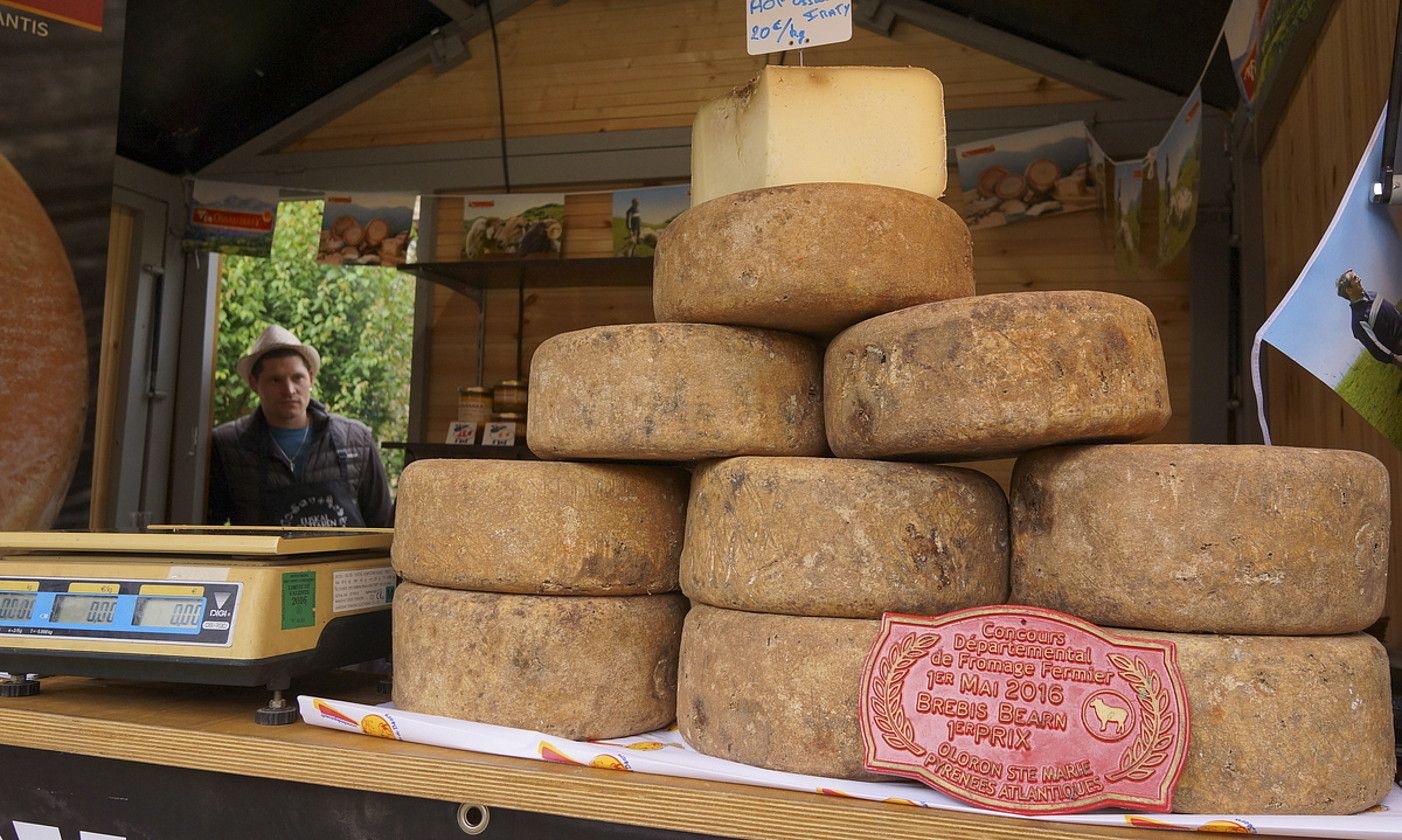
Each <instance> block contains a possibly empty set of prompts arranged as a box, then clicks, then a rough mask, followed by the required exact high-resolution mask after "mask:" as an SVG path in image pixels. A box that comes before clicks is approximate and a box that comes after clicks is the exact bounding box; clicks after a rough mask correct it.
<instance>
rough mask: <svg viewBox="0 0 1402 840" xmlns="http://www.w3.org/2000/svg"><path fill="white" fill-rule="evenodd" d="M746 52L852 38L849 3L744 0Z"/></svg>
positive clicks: (796, 48)
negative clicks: (746, 11)
mask: <svg viewBox="0 0 1402 840" xmlns="http://www.w3.org/2000/svg"><path fill="white" fill-rule="evenodd" d="M745 3H746V6H747V7H748V8H749V14H748V16H747V17H746V19H745V27H746V39H745V40H746V44H747V49H748V50H749V53H750V55H764V54H765V53H772V52H781V51H783V50H799V49H803V48H805V47H820V46H822V45H823V44H840V43H842V42H843V41H850V40H852V4H851V3H850V2H838V0H745Z"/></svg>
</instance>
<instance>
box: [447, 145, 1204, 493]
mask: <svg viewBox="0 0 1402 840" xmlns="http://www.w3.org/2000/svg"><path fill="white" fill-rule="evenodd" d="M953 176H954V173H953V172H951V177H953ZM949 200H950V203H951V204H953V205H954V206H956V207H957V206H958V204H959V201H958V198H957V197H950V199H949ZM439 201H440V204H439V208H440V210H439V219H440V224H439V230H438V237H439V239H438V241H439V251H438V254H437V255H436V257H437V258H438V259H443V260H446V259H456V255H457V253H458V249H460V248H461V242H462V223H461V219H462V200H461V199H453V198H442V199H440V200H439ZM602 206H604V207H607V205H602ZM596 212H598V211H596ZM601 212H605V213H607V212H609V211H608V210H607V209H605V210H603V211H601ZM568 241H569V240H568V237H567V239H566V243H568ZM974 272H975V278H976V282H977V285H978V291H979V294H994V293H999V292H1023V291H1037V290H1054V289H1099V290H1103V291H1110V292H1116V293H1118V294H1124V295H1128V296H1130V297H1134V298H1136V299H1138V300H1140V301H1142V302H1143V303H1144V304H1145V305H1147V306H1148V307H1149V308H1150V309H1151V310H1152V311H1153V312H1154V315H1155V316H1156V317H1157V319H1158V322H1159V328H1160V331H1161V333H1162V336H1163V342H1164V356H1165V361H1166V363H1167V366H1168V376H1169V392H1170V399H1171V400H1172V404H1173V419H1172V421H1171V422H1170V423H1169V426H1168V428H1167V429H1165V430H1164V431H1163V432H1161V433H1160V434H1159V435H1156V436H1155V437H1154V438H1153V440H1154V441H1163V442H1166V441H1186V440H1188V435H1189V431H1188V428H1189V423H1188V418H1189V409H1190V406H1189V401H1188V400H1189V381H1188V377H1189V346H1190V327H1191V322H1190V318H1189V311H1188V289H1189V265H1188V258H1187V256H1186V254H1185V255H1184V256H1182V257H1180V258H1179V259H1177V260H1175V261H1174V262H1173V263H1171V264H1170V265H1168V266H1166V267H1165V268H1163V269H1149V268H1145V269H1142V270H1141V271H1140V272H1139V273H1138V275H1137V276H1135V277H1126V276H1123V275H1121V274H1120V273H1119V272H1118V270H1117V269H1116V267H1115V255H1114V251H1113V249H1112V248H1111V247H1110V246H1109V245H1108V244H1107V241H1106V239H1105V238H1104V236H1103V235H1102V231H1101V226H1100V223H1099V221H1098V219H1097V216H1096V214H1095V213H1093V212H1084V213H1075V214H1070V215H1066V216H1061V217H1050V218H1045V219H1039V220H1035V221H1030V222H1024V223H1022V224H1016V225H1009V226H1007V227H1002V228H993V229H989V230H981V231H977V232H976V233H975V234H974ZM650 320H652V293H651V290H650V289H646V288H608V287H602V288H587V289H584V288H581V289H535V290H530V289H528V290H527V294H526V307H525V357H526V360H527V370H526V371H523V373H527V374H528V371H529V358H530V354H531V353H532V352H533V351H534V349H535V347H536V346H538V345H539V344H540V342H542V341H544V340H545V339H546V338H549V337H550V336H552V335H555V334H557V333H560V332H566V331H568V330H575V329H583V328H585V327H590V326H597V325H602V324H622V323H637V322H643V321H650ZM432 329H433V335H434V343H433V344H434V347H433V356H432V361H431V364H430V368H429V377H428V378H429V382H430V396H429V410H428V415H427V416H428V426H427V431H428V437H429V438H430V439H431V440H437V439H439V438H440V437H441V436H442V435H444V434H446V432H447V428H448V423H449V422H450V421H451V420H454V419H456V412H457V402H456V400H457V389H458V387H459V386H461V385H471V384H474V383H473V381H472V380H473V379H474V377H475V373H476V361H477V355H476V330H477V309H476V305H475V304H474V303H473V302H472V301H471V300H469V299H468V298H466V297H463V296H462V295H458V294H455V293H453V292H450V291H448V290H446V289H438V290H436V292H435V295H434V309H433V324H432ZM515 332H516V292H515V291H514V290H492V291H489V292H488V293H487V345H486V349H487V355H486V364H485V368H484V369H485V377H484V378H485V380H486V382H487V383H488V384H492V383H495V382H498V381H500V380H502V379H510V378H514V376H515V374H516V370H515V359H516V344H515ZM979 467H980V468H981V469H985V470H986V471H987V472H989V473H990V474H991V475H993V476H994V477H995V478H998V479H999V480H1000V481H1001V482H1003V483H1004V485H1005V486H1006V483H1007V476H1008V473H1009V471H1010V470H1011V462H1009V461H1000V462H988V463H983V464H980V465H979Z"/></svg>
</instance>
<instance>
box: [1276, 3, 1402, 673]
mask: <svg viewBox="0 0 1402 840" xmlns="http://www.w3.org/2000/svg"><path fill="white" fill-rule="evenodd" d="M1396 15H1397V4H1396V3H1395V2H1392V0H1341V2H1339V3H1338V4H1337V6H1336V8H1335V9H1334V11H1333V13H1332V14H1331V17H1330V20H1329V23H1328V25H1327V26H1326V28H1325V30H1324V33H1323V35H1322V36H1321V37H1320V39H1319V42H1318V44H1317V45H1316V46H1315V51H1314V55H1313V56H1312V57H1311V59H1310V63H1309V66H1308V67H1307V68H1306V70H1305V73H1304V74H1303V76H1302V77H1301V80H1300V83H1299V85H1298V86H1297V88H1296V90H1295V92H1294V94H1293V95H1292V98H1291V100H1290V104H1289V105H1288V107H1287V110H1286V113H1285V116H1284V118H1283V120H1282V122H1281V124H1280V127H1279V128H1278V129H1277V130H1276V133H1275V136H1274V137H1273V138H1272V139H1271V144H1270V146H1269V147H1268V148H1267V149H1266V152H1265V154H1264V155H1263V158H1262V172H1261V182H1262V196H1261V202H1262V207H1263V208H1264V216H1265V232H1264V233H1265V245H1266V249H1265V250H1266V304H1267V308H1268V309H1274V308H1275V306H1276V305H1277V304H1278V303H1279V302H1280V300H1281V298H1283V297H1284V296H1285V293H1286V292H1287V291H1289V289H1290V286H1291V285H1293V284H1294V282H1295V278H1296V277H1297V276H1298V275H1299V272H1300V270H1301V269H1302V268H1303V267H1304V265H1305V262H1306V261H1307V260H1308V259H1309V256H1310V254H1311V253H1312V252H1313V251H1314V248H1315V245H1316V244H1317V243H1318V242H1319V238H1320V237H1321V236H1322V235H1323V233H1324V230H1325V229H1326V228H1327V227H1328V226H1329V221H1330V219H1332V218H1333V215H1334V211H1335V209H1336V208H1337V207H1338V204H1339V200H1340V199H1341V198H1342V197H1343V194H1344V190H1345V189H1346V188H1347V186H1348V182H1349V179H1350V178H1352V177H1353V172H1354V169H1355V168H1356V167H1357V165H1358V159H1359V157H1360V156H1362V154H1363V149H1364V147H1366V146H1367V144H1368V138H1369V136H1371V134H1372V131H1373V127H1374V125H1375V124H1376V123H1377V119H1378V115H1379V113H1381V111H1382V107H1383V105H1384V103H1385V102H1386V101H1387V91H1388V80H1389V77H1390V75H1391V68H1392V48H1393V43H1392V40H1393V35H1394V33H1395V32H1396ZM1324 314H1325V315H1326V316H1328V317H1333V318H1337V319H1338V321H1337V324H1338V325H1339V327H1340V328H1343V326H1344V325H1345V323H1346V318H1347V312H1345V311H1344V307H1343V304H1342V302H1340V305H1339V311H1337V312H1333V313H1324ZM1265 356H1266V358H1265V361H1266V371H1267V377H1268V378H1267V381H1266V386H1267V387H1266V391H1267V404H1268V405H1269V407H1270V416H1269V419H1270V424H1271V435H1272V438H1273V440H1274V442H1275V443H1277V444H1283V445H1287V446H1317V447H1324V448H1330V449H1357V450H1362V451H1364V452H1369V453H1371V454H1373V455H1375V456H1376V457H1378V458H1379V459H1381V460H1382V462H1383V463H1384V464H1386V465H1387V468H1388V473H1389V474H1390V475H1391V478H1392V487H1393V488H1394V491H1393V494H1392V521H1393V523H1394V537H1393V540H1392V555H1391V563H1390V568H1389V571H1390V575H1389V585H1388V599H1387V615H1389V616H1397V615H1402V585H1399V583H1402V539H1398V537H1397V536H1396V526H1397V524H1398V523H1402V502H1400V500H1402V494H1399V493H1398V492H1397V488H1402V455H1399V453H1398V451H1397V449H1396V448H1395V447H1393V446H1392V444H1391V443H1389V442H1388V440H1387V439H1386V438H1384V437H1383V436H1382V435H1381V434H1380V433H1378V432H1377V431H1375V430H1374V429H1373V428H1372V427H1371V426H1369V425H1368V424H1367V423H1366V422H1364V421H1363V419H1362V418H1361V417H1359V416H1358V414H1357V413H1356V412H1354V410H1353V409H1352V408H1350V407H1349V406H1348V405H1347V404H1346V403H1345V402H1344V401H1343V400H1342V399H1340V398H1339V397H1338V395H1336V394H1335V393H1334V392H1333V391H1332V390H1331V389H1329V388H1328V387H1327V386H1325V385H1324V384H1323V383H1321V382H1320V381H1319V380H1318V379H1315V378H1314V377H1313V376H1312V375H1310V374H1309V373H1307V372H1306V371H1304V370H1303V369H1302V368H1300V367H1299V366H1297V365H1296V364H1295V363H1294V362H1292V361H1290V360H1289V359H1287V358H1286V357H1285V356H1283V355H1282V354H1280V353H1278V352H1276V351H1274V350H1271V349H1269V348H1268V349H1267V352H1266V354H1265ZM1386 641H1387V644H1388V647H1389V649H1391V650H1393V651H1398V650H1399V649H1402V621H1395V620H1394V621H1392V622H1390V624H1389V626H1388V628H1387V632H1386Z"/></svg>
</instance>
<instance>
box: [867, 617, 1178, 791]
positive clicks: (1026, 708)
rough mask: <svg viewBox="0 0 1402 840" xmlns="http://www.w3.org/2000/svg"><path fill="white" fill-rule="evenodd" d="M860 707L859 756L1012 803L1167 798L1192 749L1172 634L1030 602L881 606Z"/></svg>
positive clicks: (880, 768) (882, 767) (871, 764)
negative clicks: (1151, 633) (1119, 629)
mask: <svg viewBox="0 0 1402 840" xmlns="http://www.w3.org/2000/svg"><path fill="white" fill-rule="evenodd" d="M861 706H862V708H861V724H862V740H863V742H864V744H865V747H866V766H867V768H868V769H870V770H874V771H876V772H878V773H890V774H893V775H897V776H908V777H910V778H913V779H918V780H919V781H922V782H924V783H925V784H927V785H929V786H930V787H932V788H934V789H936V790H939V791H942V792H944V793H947V794H949V795H950V796H953V797H955V798H956V799H962V800H963V801H965V802H968V803H971V804H973V805H979V806H982V807H985V808H994V809H997V810H1000V811H1009V812H1012V813H1014V814H1028V815H1033V814H1070V813H1076V812H1079V811H1089V810H1093V809H1096V808H1108V807H1124V808H1133V809H1136V810H1141V811H1168V810H1169V809H1170V807H1171V804H1172V799H1173V786H1174V784H1175V783H1176V782H1177V781H1178V774H1179V773H1180V772H1181V771H1182V769H1183V761H1184V758H1185V757H1186V755H1187V751H1188V705H1187V694H1186V693H1185V692H1184V690H1183V680H1182V677H1181V676H1180V675H1179V673H1178V663H1177V652H1176V649H1175V648H1174V646H1173V643H1172V642H1164V641H1159V640H1156V639H1137V638H1127V637H1120V636H1112V635H1110V634H1108V633H1106V632H1105V631H1103V630H1101V629H1100V628H1098V627H1096V626H1095V625H1093V624H1090V623H1089V622H1086V621H1082V620H1081V619H1079V618H1075V617H1073V616H1069V615H1066V614H1065V613H1059V612H1056V611H1054V610H1045V609H1040V608H1037V607H1018V606H996V607H978V608H975V609H969V610H960V611H959V612H953V613H948V614H946V615H943V616H938V617H934V618H929V617H921V616H908V615H895V614H891V613H887V614H886V615H885V616H884V617H883V618H882V620H881V633H880V635H879V636H878V637H877V640H876V643H875V645H874V646H873V647H872V651H871V653H870V654H869V655H868V656H867V663H866V670H865V672H864V673H863V675H862V692H861Z"/></svg>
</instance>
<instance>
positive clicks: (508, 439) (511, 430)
mask: <svg viewBox="0 0 1402 840" xmlns="http://www.w3.org/2000/svg"><path fill="white" fill-rule="evenodd" d="M482 445H483V446H515V445H516V424H515V423H511V422H497V421H495V420H493V421H492V422H490V423H488V424H487V426H486V428H484V429H483V430H482Z"/></svg>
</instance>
